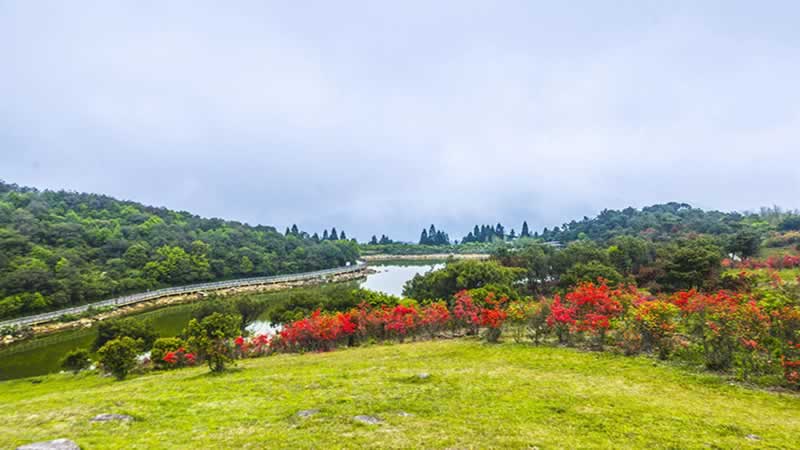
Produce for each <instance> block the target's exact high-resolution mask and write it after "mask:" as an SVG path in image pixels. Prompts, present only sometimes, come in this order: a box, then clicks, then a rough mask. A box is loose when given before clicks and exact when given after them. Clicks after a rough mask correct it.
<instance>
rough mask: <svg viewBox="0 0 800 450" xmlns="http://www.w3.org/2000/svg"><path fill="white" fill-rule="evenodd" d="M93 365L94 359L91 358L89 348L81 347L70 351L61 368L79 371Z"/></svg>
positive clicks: (73, 371)
mask: <svg viewBox="0 0 800 450" xmlns="http://www.w3.org/2000/svg"><path fill="white" fill-rule="evenodd" d="M91 365H92V360H91V359H90V358H89V350H86V349H84V348H79V349H76V350H72V351H71V352H68V353H67V354H66V355H65V356H64V359H62V360H61V368H62V369H64V370H66V371H67V372H72V373H78V372H80V371H81V370H84V369H88V368H89V367H90V366H91Z"/></svg>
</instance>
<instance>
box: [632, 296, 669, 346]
mask: <svg viewBox="0 0 800 450" xmlns="http://www.w3.org/2000/svg"><path fill="white" fill-rule="evenodd" d="M631 311H632V312H633V316H634V322H635V323H636V328H637V331H638V332H639V333H640V336H641V346H642V348H643V349H644V350H645V351H655V352H656V353H657V354H658V357H659V358H660V359H667V357H668V356H669V354H670V352H671V351H672V344H673V340H672V336H673V334H674V333H675V330H676V327H677V318H678V314H679V312H680V309H679V308H678V307H677V306H675V305H674V304H672V303H670V302H668V301H664V300H653V301H644V302H641V303H639V304H638V305H635V306H634V308H633V309H632V310H631Z"/></svg>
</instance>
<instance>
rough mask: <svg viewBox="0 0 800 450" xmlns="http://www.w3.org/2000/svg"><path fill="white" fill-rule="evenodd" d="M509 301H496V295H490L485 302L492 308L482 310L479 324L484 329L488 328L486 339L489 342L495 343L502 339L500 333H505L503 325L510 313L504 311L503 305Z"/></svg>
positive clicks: (504, 298) (503, 298) (482, 308)
mask: <svg viewBox="0 0 800 450" xmlns="http://www.w3.org/2000/svg"><path fill="white" fill-rule="evenodd" d="M507 301H508V299H507V298H506V297H502V298H500V299H495V296H494V293H490V294H489V295H488V296H487V297H486V300H485V303H486V305H487V306H490V308H487V307H481V308H480V313H479V315H478V324H479V325H480V326H482V327H486V333H485V335H484V337H485V338H486V340H487V341H488V342H492V343H494V342H497V341H498V340H499V339H500V333H502V331H503V323H504V322H505V321H506V318H507V317H508V313H507V312H506V311H505V310H503V304H504V303H506V302H507Z"/></svg>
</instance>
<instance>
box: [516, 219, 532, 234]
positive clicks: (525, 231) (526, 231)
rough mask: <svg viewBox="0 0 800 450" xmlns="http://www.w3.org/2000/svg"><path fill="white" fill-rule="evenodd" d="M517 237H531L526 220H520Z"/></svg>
mask: <svg viewBox="0 0 800 450" xmlns="http://www.w3.org/2000/svg"><path fill="white" fill-rule="evenodd" d="M519 237H524V238H526V237H531V232H530V230H528V221H527V220H526V221H523V222H522V233H521V234H520V235H519Z"/></svg>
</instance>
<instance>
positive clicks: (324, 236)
mask: <svg viewBox="0 0 800 450" xmlns="http://www.w3.org/2000/svg"><path fill="white" fill-rule="evenodd" d="M322 240H323V241H327V240H328V230H323V231H322Z"/></svg>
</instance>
